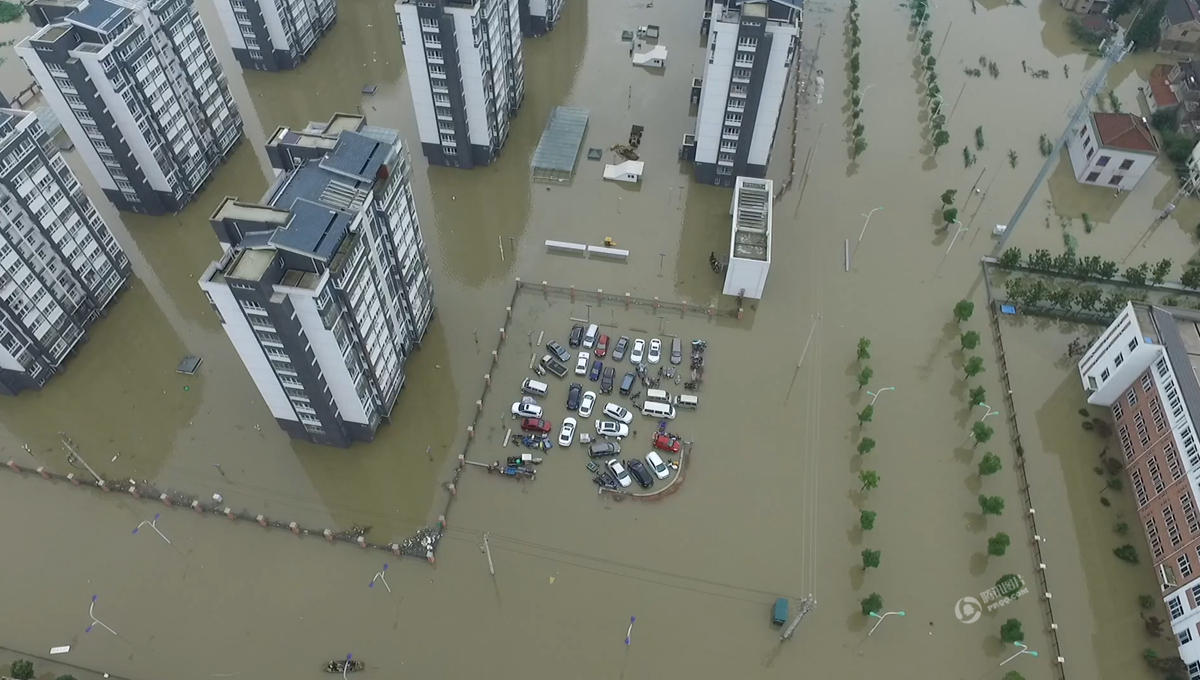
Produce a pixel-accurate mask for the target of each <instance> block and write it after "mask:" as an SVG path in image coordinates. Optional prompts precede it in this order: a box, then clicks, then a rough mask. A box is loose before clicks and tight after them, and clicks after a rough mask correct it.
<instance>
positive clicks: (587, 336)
mask: <svg viewBox="0 0 1200 680" xmlns="http://www.w3.org/2000/svg"><path fill="white" fill-rule="evenodd" d="M599 337H600V327H599V326H597V325H596V324H592V325H590V326H588V327H587V332H586V333H584V334H583V346H584V347H586V348H588V349H591V348H593V347H595V346H596V339H597V338H599Z"/></svg>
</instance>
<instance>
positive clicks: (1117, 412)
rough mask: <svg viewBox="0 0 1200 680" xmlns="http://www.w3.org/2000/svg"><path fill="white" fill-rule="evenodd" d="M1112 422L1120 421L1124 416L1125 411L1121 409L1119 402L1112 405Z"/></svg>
mask: <svg viewBox="0 0 1200 680" xmlns="http://www.w3.org/2000/svg"><path fill="white" fill-rule="evenodd" d="M1112 412H1113V420H1120V419H1121V418H1123V417H1124V416H1125V409H1123V408H1121V402H1119V401H1114V402H1113V405H1112Z"/></svg>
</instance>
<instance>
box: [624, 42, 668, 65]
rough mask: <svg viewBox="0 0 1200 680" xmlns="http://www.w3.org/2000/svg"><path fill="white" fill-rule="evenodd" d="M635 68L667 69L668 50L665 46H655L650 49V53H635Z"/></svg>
mask: <svg viewBox="0 0 1200 680" xmlns="http://www.w3.org/2000/svg"><path fill="white" fill-rule="evenodd" d="M632 59H633V65H634V66H645V67H647V68H666V67H667V48H666V47H665V46H664V45H655V46H654V47H652V48H650V51H649V52H635V53H634V54H633V57H632Z"/></svg>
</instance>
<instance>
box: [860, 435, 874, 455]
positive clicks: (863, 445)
mask: <svg viewBox="0 0 1200 680" xmlns="http://www.w3.org/2000/svg"><path fill="white" fill-rule="evenodd" d="M874 448H875V440H874V439H871V438H870V437H863V438H862V441H860V442H859V443H858V453H859V455H863V454H867V453H870V452H871V451H872V450H874Z"/></svg>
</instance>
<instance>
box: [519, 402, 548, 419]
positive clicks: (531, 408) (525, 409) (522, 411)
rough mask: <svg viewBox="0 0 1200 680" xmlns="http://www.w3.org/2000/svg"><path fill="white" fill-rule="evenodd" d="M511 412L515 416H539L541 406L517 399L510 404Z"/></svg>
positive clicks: (540, 415)
mask: <svg viewBox="0 0 1200 680" xmlns="http://www.w3.org/2000/svg"><path fill="white" fill-rule="evenodd" d="M512 414H513V416H515V417H517V418H541V417H542V407H541V406H538V405H537V404H531V403H528V402H523V401H518V402H517V403H515V404H513V405H512Z"/></svg>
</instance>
